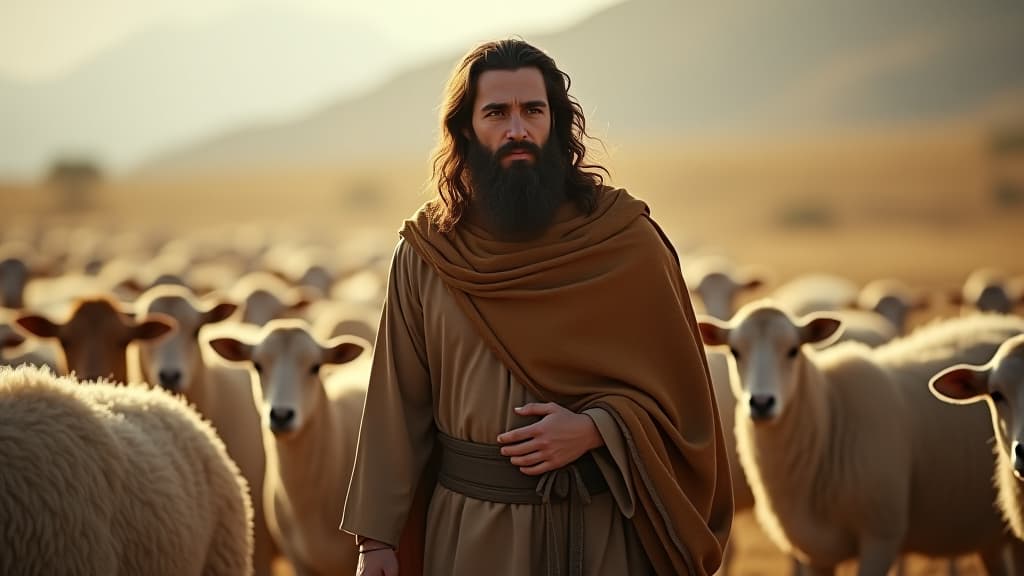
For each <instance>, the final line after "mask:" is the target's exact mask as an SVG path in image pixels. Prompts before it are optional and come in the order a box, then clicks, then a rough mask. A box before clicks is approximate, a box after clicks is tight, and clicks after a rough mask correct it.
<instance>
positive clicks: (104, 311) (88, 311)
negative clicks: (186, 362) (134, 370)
mask: <svg viewBox="0 0 1024 576" xmlns="http://www.w3.org/2000/svg"><path fill="white" fill-rule="evenodd" d="M15 322H16V323H17V325H18V326H19V327H20V328H22V329H23V330H25V331H26V332H28V333H30V334H32V335H34V336H36V337H38V338H52V339H56V340H58V341H59V342H60V349H61V352H62V357H61V358H59V359H58V363H59V366H60V370H59V372H60V373H62V374H67V373H68V372H74V373H75V374H76V375H77V376H78V377H79V378H81V379H83V380H93V379H96V378H110V379H112V380H115V381H117V382H125V381H126V380H127V372H128V370H127V358H126V356H127V348H128V344H129V343H130V342H132V341H133V340H156V339H158V338H161V337H163V336H164V335H165V334H167V333H168V332H170V331H171V330H173V329H174V320H173V319H171V318H169V317H167V316H163V315H153V316H151V317H147V318H144V319H142V320H141V321H136V320H135V319H134V318H132V317H131V316H130V315H129V314H126V313H125V312H122V311H121V309H120V305H119V304H118V303H116V302H114V301H113V300H112V299H110V298H109V297H106V296H97V297H93V298H84V299H80V300H77V301H75V302H74V303H73V304H72V311H71V315H70V316H69V317H68V319H67V320H66V321H65V322H63V323H61V324H57V323H56V322H54V321H52V320H50V319H49V318H47V317H46V316H42V315H38V314H27V313H26V314H22V315H20V316H18V317H17V318H16V319H15Z"/></svg>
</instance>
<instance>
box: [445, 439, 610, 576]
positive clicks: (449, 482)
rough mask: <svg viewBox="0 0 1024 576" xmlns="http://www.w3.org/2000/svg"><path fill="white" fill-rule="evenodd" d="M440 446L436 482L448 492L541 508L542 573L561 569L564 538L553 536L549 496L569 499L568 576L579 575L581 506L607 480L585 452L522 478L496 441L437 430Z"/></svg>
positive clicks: (605, 486)
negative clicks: (479, 440) (477, 440)
mask: <svg viewBox="0 0 1024 576" xmlns="http://www.w3.org/2000/svg"><path fill="white" fill-rule="evenodd" d="M437 436H438V440H439V441H440V444H441V469H440V472H439V474H438V482H439V483H440V484H441V485H442V486H444V487H445V488H447V489H449V490H451V491H452V492H458V493H459V494H462V495H464V496H467V497H469V498H475V499H477V500H486V501H488V502H496V503H500V504H533V505H543V506H544V524H545V531H546V532H547V536H546V540H547V551H546V555H547V566H548V569H547V573H548V576H558V575H559V574H560V573H561V570H562V563H561V557H560V554H559V550H560V548H561V543H562V542H565V540H564V538H559V534H556V530H555V522H554V511H553V510H552V500H566V499H568V500H569V576H582V574H583V506H584V505H585V504H589V503H590V495H591V494H600V493H602V492H607V491H608V484H607V483H606V482H605V479H604V476H603V475H602V474H601V471H600V469H598V467H597V462H595V461H594V458H593V456H591V455H590V453H589V452H588V453H587V454H584V455H583V456H582V457H580V458H579V459H577V460H576V461H575V462H573V463H571V464H569V465H567V466H564V467H562V468H559V469H557V470H552V471H550V472H546V473H544V474H542V475H540V476H528V475H526V474H523V473H522V472H520V471H519V468H518V467H516V466H514V465H513V464H512V463H511V462H510V461H509V457H508V456H502V455H501V446H500V445H498V444H478V443H475V442H467V441H465V440H459V439H457V438H452V437H451V436H448V435H446V434H443V433H440V432H438V434H437Z"/></svg>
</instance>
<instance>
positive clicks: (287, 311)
mask: <svg viewBox="0 0 1024 576" xmlns="http://www.w3.org/2000/svg"><path fill="white" fill-rule="evenodd" d="M230 298H231V300H232V301H234V302H238V303H240V305H241V308H240V312H239V313H238V314H236V316H237V318H236V319H237V320H238V321H239V322H243V323H246V324H255V325H257V326H263V325H264V324H266V323H267V322H270V321H271V320H273V319H274V318H287V317H294V316H295V315H297V314H299V313H301V312H302V311H303V310H304V309H305V308H306V307H308V306H309V305H310V304H311V303H312V302H313V301H315V299H316V298H315V297H314V296H313V295H312V294H311V293H309V292H306V291H304V290H302V289H299V288H295V287H293V286H291V285H290V284H288V283H287V282H286V281H284V280H282V279H281V278H279V277H277V276H275V275H273V274H271V273H269V272H251V273H249V274H246V275H245V276H243V277H242V278H240V279H239V280H238V282H236V283H235V285H234V286H232V287H231V292H230Z"/></svg>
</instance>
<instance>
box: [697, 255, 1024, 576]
mask: <svg viewBox="0 0 1024 576" xmlns="http://www.w3.org/2000/svg"><path fill="white" fill-rule="evenodd" d="M688 270H689V272H688V273H687V274H688V276H689V278H688V280H689V285H690V286H691V289H692V290H693V291H694V293H695V295H696V299H697V300H698V301H700V302H703V303H704V305H705V311H706V313H707V314H706V315H705V316H702V317H701V320H700V322H699V329H700V337H701V339H702V340H703V341H704V344H705V346H707V354H708V364H709V369H710V371H711V374H712V381H713V382H714V385H715V388H716V397H717V398H718V401H719V410H720V412H721V414H722V418H723V422H724V426H725V429H726V434H727V444H728V446H727V448H729V449H730V454H729V455H730V458H731V460H732V471H733V489H734V495H735V502H736V510H737V513H740V512H743V511H745V510H749V509H753V510H754V513H755V516H756V518H757V521H758V523H759V524H760V526H761V527H762V528H763V529H764V531H765V532H766V533H767V534H768V535H769V537H770V538H771V540H772V541H773V542H774V543H775V544H776V545H777V546H778V547H779V548H780V549H781V550H782V551H784V552H785V553H787V554H789V555H790V556H792V557H793V559H794V561H795V566H794V571H799V570H800V567H801V566H802V567H804V568H805V569H807V570H809V572H810V573H814V574H832V573H833V572H834V571H835V569H836V566H837V565H839V564H840V563H843V562H845V561H848V560H854V559H855V560H857V562H858V573H859V574H862V575H871V574H885V573H886V572H887V571H888V570H889V569H890V567H892V566H897V565H899V563H900V562H899V559H900V556H901V555H903V554H904V553H918V554H923V555H927V556H932V557H947V558H953V557H956V556H961V555H965V554H971V553H977V554H978V555H979V556H980V558H981V560H982V562H983V564H984V566H985V569H986V571H987V572H988V573H989V574H1014V573H1017V572H1018V571H1024V541H1021V540H1020V538H1024V522H1022V520H1021V514H1022V510H1024V500H1021V498H1020V490H1021V484H1020V482H1021V478H1024V446H1021V444H1020V440H1024V422H1016V421H1015V420H1014V412H1015V410H1024V345H1022V338H1024V337H1022V336H1021V335H1022V334H1024V318H1021V317H1018V316H1014V315H1013V311H1014V308H1015V306H1018V305H1020V304H1022V303H1024V298H1022V296H1024V290H1022V289H1024V286H1021V285H1018V284H1015V283H1014V282H1013V281H1011V279H1009V278H1007V277H1006V276H1004V275H1002V274H1000V273H998V272H996V271H994V270H991V269H981V270H978V271H976V272H975V273H973V274H971V275H970V276H969V277H968V278H967V280H966V282H965V283H964V285H963V289H962V291H960V292H959V293H957V294H952V295H950V296H949V297H948V300H949V303H951V304H956V305H958V306H959V307H960V311H959V313H958V314H955V315H951V316H950V317H945V318H944V317H942V315H941V314H938V315H935V314H929V312H928V307H929V301H928V299H927V298H925V295H924V294H923V293H921V292H918V291H915V290H913V289H911V288H910V287H908V286H906V285H904V284H902V283H900V282H897V281H894V280H882V281H877V282H872V283H869V284H868V285H866V286H864V287H858V286H856V285H855V284H853V283H852V282H850V281H849V280H846V279H844V278H840V277H836V276H832V275H823V274H815V275H810V274H809V275H806V276H802V277H799V278H796V279H794V280H792V281H790V282H788V283H786V284H784V285H782V286H778V287H775V288H774V289H773V290H764V286H763V282H762V281H760V280H759V279H758V278H756V277H754V276H751V275H750V274H749V273H747V272H743V271H741V270H739V269H738V268H737V267H736V266H734V265H732V264H731V263H730V262H728V261H726V260H724V259H722V258H708V257H705V258H700V259H695V260H694V261H693V262H692V266H690V267H689V268H688ZM1018 282H1019V281H1018ZM755 290H763V291H765V292H766V293H765V294H761V296H762V297H761V298H757V299H753V300H752V301H749V302H747V303H746V304H745V305H743V306H741V307H739V309H738V310H737V309H736V308H737V302H738V301H739V299H740V294H741V293H742V292H744V291H755ZM939 298H942V299H946V298H947V297H946V296H940V297H939ZM933 304H937V306H936V307H937V308H941V307H942V304H943V303H942V302H933ZM912 315H920V316H931V317H930V318H929V319H928V320H926V321H925V322H923V323H922V325H920V326H919V327H917V328H916V329H914V330H909V333H908V325H909V323H908V318H909V317H910V316H912ZM982 400H986V401H987V405H988V407H987V408H986V405H985V403H982V402H980V401H982ZM961 404H963V406H960V405H961ZM993 436H995V438H996V445H997V446H998V448H997V449H996V452H995V454H993V451H992V450H993V449H992V445H993ZM1018 438H1019V439H1020V440H1018ZM729 552H730V551H727V557H726V564H725V566H724V567H723V572H728V570H729V567H730V563H731V561H732V554H730V553H729ZM1018 567H1022V568H1020V569H1019V570H1018ZM950 568H951V570H952V569H954V568H955V565H953V564H951V566H950Z"/></svg>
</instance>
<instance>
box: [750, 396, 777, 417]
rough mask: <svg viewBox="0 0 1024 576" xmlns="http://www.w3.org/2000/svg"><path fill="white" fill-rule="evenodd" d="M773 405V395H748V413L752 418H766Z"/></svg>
mask: <svg viewBox="0 0 1024 576" xmlns="http://www.w3.org/2000/svg"><path fill="white" fill-rule="evenodd" d="M774 407H775V396H773V395H771V394H754V395H752V396H751V397H750V415H751V416H752V417H753V418H754V419H760V418H767V417H768V416H770V415H771V412H772V408H774Z"/></svg>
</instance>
